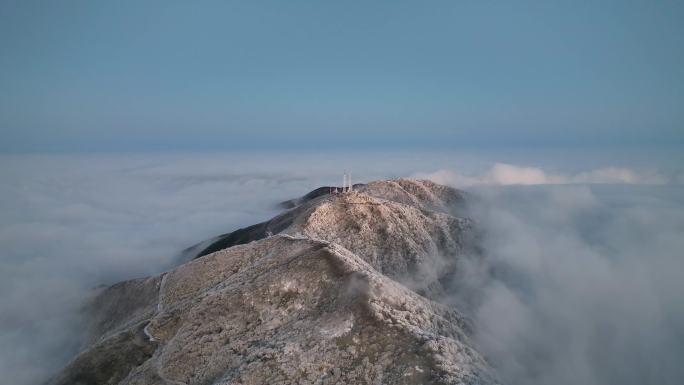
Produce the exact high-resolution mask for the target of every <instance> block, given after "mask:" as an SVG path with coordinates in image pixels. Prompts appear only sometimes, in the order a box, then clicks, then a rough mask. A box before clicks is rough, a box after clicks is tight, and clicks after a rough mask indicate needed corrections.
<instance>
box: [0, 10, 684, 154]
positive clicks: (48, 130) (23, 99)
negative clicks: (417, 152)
mask: <svg viewBox="0 0 684 385" xmlns="http://www.w3.org/2000/svg"><path fill="white" fill-rule="evenodd" d="M0 20H2V22H0V52H2V54H1V55H0V90H2V92H1V93H0V152H84V151H85V152H99V151H166V150H169V151H177V150H180V151H186V150H188V151H196V150H200V151H201V150H234V149H320V148H345V149H368V148H371V149H372V148H388V149H393V148H408V149H411V148H421V149H431V148H440V149H444V148H447V149H459V148H470V149H472V148H481V147H487V148H540V147H568V148H586V147H592V148H599V149H600V148H604V147H605V148H608V147H610V148H640V147H650V148H659V147H669V148H672V147H673V146H675V147H679V146H681V145H682V144H684V23H683V22H682V20H684V3H682V2H678V1H567V2H566V1H554V2H550V1H516V2H511V1H500V2H499V1H430V2H425V1H422V2H419V1H415V2H407V1H375V2H362V1H336V2H333V1H287V2H276V1H273V2H271V1H203V2H185V1H181V2H173V1H160V2H154V1H145V2H141V1H117V2H105V1H66V2H35V1H6V0H0Z"/></svg>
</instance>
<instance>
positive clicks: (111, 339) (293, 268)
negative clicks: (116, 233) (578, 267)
mask: <svg viewBox="0 0 684 385" xmlns="http://www.w3.org/2000/svg"><path fill="white" fill-rule="evenodd" d="M460 201H462V196H461V195H460V193H459V192H458V191H455V190H452V189H448V188H445V187H442V186H437V185H434V184H431V183H429V182H423V181H408V180H401V181H387V182H374V183H370V184H368V185H365V186H361V187H359V188H358V189H357V192H354V193H349V194H336V195H329V194H325V195H321V196H318V197H315V198H313V199H310V200H308V201H302V202H301V203H300V204H298V205H296V206H295V207H293V208H292V209H291V210H290V211H288V212H286V213H283V214H282V215H280V216H278V217H276V218H274V219H273V220H272V221H269V222H265V223H264V224H260V226H263V228H264V229H266V230H265V231H264V236H261V237H255V238H258V239H256V240H253V241H251V242H249V243H245V244H240V245H234V246H232V247H228V248H223V249H220V250H217V251H215V252H213V253H210V254H207V255H204V256H202V257H201V258H197V259H194V260H192V261H190V262H188V263H185V264H183V265H182V266H179V267H178V268H176V269H174V270H172V271H169V272H167V273H164V274H161V275H159V276H156V277H151V278H146V279H138V280H131V281H126V282H123V283H119V284H117V285H114V286H112V287H110V288H108V289H106V290H104V291H103V292H102V293H101V294H100V295H99V296H98V298H97V300H96V301H95V302H94V304H93V308H92V314H93V316H92V319H91V327H90V329H89V337H88V339H87V341H88V343H87V345H86V346H85V347H84V349H83V350H82V352H81V353H80V354H79V355H78V356H77V357H76V358H75V359H74V360H73V361H72V362H71V363H70V364H69V366H67V367H66V368H65V369H64V370H63V371H62V372H61V373H60V374H59V375H58V376H57V377H55V378H54V380H53V381H52V383H53V384H60V385H61V384H131V385H132V384H187V385H190V384H431V383H434V384H489V383H495V380H494V379H493V377H492V375H491V374H490V370H489V368H488V366H487V363H486V362H485V361H484V360H483V359H482V357H481V356H480V355H479V354H478V353H477V352H476V351H475V350H474V349H473V347H472V344H471V342H470V337H469V336H470V334H471V332H472V325H470V324H469V322H468V321H467V320H466V319H465V318H464V317H463V316H462V315H460V314H459V313H458V312H457V311H456V310H454V309H452V308H448V307H446V306H444V305H441V304H440V303H438V302H435V301H433V300H431V299H428V298H426V297H425V296H423V295H420V294H419V293H418V292H417V290H414V289H415V287H414V286H420V289H421V290H422V291H424V292H425V293H428V294H430V293H434V292H435V291H434V290H432V289H434V287H437V286H439V279H440V277H441V276H442V275H443V274H445V273H444V272H445V271H448V270H449V269H453V268H456V266H457V265H458V255H459V254H460V253H463V252H465V251H466V250H467V248H468V236H469V235H468V234H469V233H470V231H469V229H470V226H471V223H470V221H469V220H467V219H462V218H458V217H455V216H453V215H451V214H452V213H453V211H452V210H453V207H454V205H455V204H458V203H459V202H460ZM435 263H439V266H440V268H439V269H432V270H434V271H431V272H430V273H429V274H427V273H426V270H428V269H427V266H430V265H433V264H435ZM419 283H420V284H419Z"/></svg>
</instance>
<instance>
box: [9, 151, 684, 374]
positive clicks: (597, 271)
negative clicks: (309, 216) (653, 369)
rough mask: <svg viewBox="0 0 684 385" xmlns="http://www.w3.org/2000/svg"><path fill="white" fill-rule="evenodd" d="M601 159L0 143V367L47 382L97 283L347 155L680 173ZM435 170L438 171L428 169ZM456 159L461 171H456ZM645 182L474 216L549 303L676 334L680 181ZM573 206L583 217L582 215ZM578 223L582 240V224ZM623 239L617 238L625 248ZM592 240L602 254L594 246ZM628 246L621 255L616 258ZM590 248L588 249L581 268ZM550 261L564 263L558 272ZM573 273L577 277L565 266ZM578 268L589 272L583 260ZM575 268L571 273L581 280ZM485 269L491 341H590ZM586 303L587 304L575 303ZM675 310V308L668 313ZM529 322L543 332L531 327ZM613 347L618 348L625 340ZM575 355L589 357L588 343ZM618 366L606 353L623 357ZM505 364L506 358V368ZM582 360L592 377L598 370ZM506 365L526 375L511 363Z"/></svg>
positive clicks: (418, 172) (533, 171)
mask: <svg viewBox="0 0 684 385" xmlns="http://www.w3.org/2000/svg"><path fill="white" fill-rule="evenodd" d="M495 159H497V160H508V158H505V157H504V158H503V159H502V158H495ZM603 164H605V163H601V164H599V165H598V166H599V167H593V168H589V169H590V171H586V172H581V171H580V172H574V173H571V172H567V171H566V172H549V171H544V170H542V169H540V168H535V167H519V166H513V165H511V164H506V163H493V162H489V161H487V160H483V159H477V158H475V157H473V156H470V155H468V156H454V155H453V154H434V153H429V154H426V153H394V154H383V153H380V154H368V153H366V154H325V153H301V154H258V153H235V154H231V155H130V156H123V155H116V156H104V155H98V156H86V155H83V156H3V157H0V180H2V183H0V213H2V215H0V292H2V293H3V295H2V296H0V373H2V374H3V381H5V382H7V383H12V384H15V385H29V384H36V383H41V382H42V381H43V380H44V379H45V378H46V376H48V375H49V374H50V373H51V372H53V371H54V370H56V369H57V368H59V367H60V366H62V365H63V364H64V363H65V361H66V360H67V359H69V357H70V354H73V352H74V351H75V349H77V347H78V340H77V339H76V336H78V332H79V329H80V324H79V322H80V321H81V319H80V315H79V308H80V306H81V305H82V303H83V300H84V299H85V298H87V296H88V295H89V293H90V292H91V290H90V289H91V288H92V287H95V286H97V285H100V284H110V283H113V282H115V281H117V280H122V279H128V278H133V277H137V276H144V275H149V274H154V273H157V272H160V271H163V270H164V269H167V268H169V267H170V266H173V265H174V264H175V263H177V261H178V256H179V253H180V251H181V250H182V249H184V248H185V247H187V246H190V245H192V244H194V243H195V242H198V241H201V240H204V239H206V238H209V237H211V236H214V235H217V234H220V233H223V232H227V231H232V230H234V229H236V228H238V227H242V226H246V225H250V224H253V223H256V222H259V221H262V220H265V219H268V218H270V217H271V216H272V215H274V214H275V213H276V212H277V211H278V210H277V209H276V207H275V203H277V202H279V201H282V200H285V199H289V198H292V197H295V196H299V195H302V194H304V193H305V192H308V191H309V190H311V189H313V188H315V187H318V186H321V185H325V184H332V183H340V182H341V174H342V170H343V169H347V170H351V171H352V173H353V175H354V180H355V181H359V182H362V181H369V180H375V179H383V178H393V177H401V176H407V175H413V176H419V177H429V178H430V179H433V180H435V181H437V182H439V183H445V184H450V185H455V186H460V187H463V186H471V187H477V186H483V185H509V184H539V183H631V184H644V183H648V184H650V183H653V184H662V183H671V184H672V183H681V181H682V179H681V178H680V179H677V178H673V177H671V176H663V175H664V174H662V173H659V172H653V171H643V169H642V168H635V169H628V168H619V167H618V168H614V167H603V166H602V165H603ZM464 167H466V168H465V169H464ZM439 169H441V170H443V171H438V172H430V173H426V172H425V170H439ZM455 169H458V170H465V172H463V174H459V173H456V172H454V171H449V170H455ZM554 169H558V168H554ZM591 170H593V171H591ZM666 175H671V174H666ZM679 175H681V173H680V174H679ZM565 187H567V188H577V187H578V186H565ZM637 187H639V188H643V190H634V191H637V192H638V198H639V199H638V200H633V199H632V198H630V197H629V194H627V196H625V195H621V194H613V195H611V194H608V196H600V197H597V195H596V193H595V192H594V190H593V189H581V188H577V189H574V190H567V191H565V190H553V192H551V193H549V194H550V195H548V196H547V195H544V197H546V198H544V199H539V200H538V201H535V200H534V199H533V198H526V197H533V196H535V195H534V194H529V195H528V194H523V195H520V196H518V197H517V198H516V199H517V200H514V201H512V202H517V203H515V204H513V205H511V206H510V207H508V206H505V205H504V206H502V207H499V206H496V205H495V203H498V204H503V203H505V202H506V199H508V197H506V199H502V198H503V197H504V196H501V195H493V196H491V199H490V204H492V205H493V206H494V207H497V211H491V212H488V211H483V212H484V213H485V214H486V215H484V216H482V218H481V221H482V223H483V225H484V226H485V227H487V228H488V229H489V231H490V232H491V233H492V234H499V235H500V239H501V240H502V241H501V242H502V243H501V244H497V243H493V244H489V245H488V246H489V247H490V250H491V251H492V258H493V261H500V260H505V261H506V264H507V266H509V267H507V269H508V270H507V271H512V272H519V271H522V272H523V273H524V277H526V278H525V279H529V280H530V281H529V282H528V284H529V286H530V287H531V289H530V290H532V289H534V290H535V292H536V293H537V295H538V296H541V299H544V302H543V304H546V303H549V304H550V303H553V301H556V302H557V303H562V302H564V301H570V302H569V303H571V304H572V306H574V307H577V308H579V309H581V310H583V312H582V313H580V314H579V315H578V317H579V318H578V319H577V324H578V325H584V324H587V323H589V324H591V323H592V322H595V319H594V318H592V314H598V315H599V316H600V317H603V318H602V319H601V320H602V321H601V322H603V323H601V325H604V324H610V323H611V322H612V321H617V320H614V319H613V318H611V314H612V313H610V312H601V311H597V309H598V310H600V309H601V306H604V305H605V306H607V307H606V308H607V309H610V306H608V305H611V304H612V306H613V308H614V309H615V310H616V313H615V314H616V316H620V317H624V318H625V319H628V320H630V321H629V322H631V324H628V325H626V326H624V327H625V328H626V329H625V331H621V332H620V333H648V332H653V331H663V332H661V333H655V334H651V335H653V336H654V337H655V338H656V340H654V341H658V340H657V339H658V338H660V339H662V338H665V337H667V336H670V334H668V333H666V332H665V331H666V330H671V329H672V328H674V327H675V326H672V325H670V324H668V322H673V321H675V320H682V318H681V317H680V316H681V311H682V306H681V305H679V304H678V303H676V304H675V303H673V302H671V300H672V296H673V295H674V294H672V293H675V292H681V288H680V287H679V286H677V285H676V284H675V283H673V282H672V278H673V277H674V276H676V275H677V274H678V272H680V271H682V270H681V269H678V268H679V267H680V266H679V265H677V263H678V262H679V259H677V258H678V257H679V256H680V255H681V252H680V251H679V250H682V247H681V246H682V245H681V244H680V243H679V241H678V239H679V238H684V237H679V238H678V237H677V236H676V235H681V233H682V232H683V231H684V227H683V226H682V223H681V221H680V220H681V218H682V213H681V211H678V210H679V207H680V206H677V205H676V204H674V203H672V202H671V200H672V199H673V198H672V197H671V196H669V195H668V194H665V196H663V194H664V193H663V192H662V189H677V188H678V187H677V186H633V187H632V188H637ZM535 189H536V187H535ZM630 191H632V190H630ZM487 194H488V193H487V192H485V191H482V192H476V194H475V195H474V196H482V197H484V198H488V197H490V196H489V195H487ZM682 196H684V194H682ZM484 198H483V199H484ZM525 199H531V200H530V201H525ZM521 201H522V203H525V205H530V206H533V209H530V211H529V212H530V213H533V214H534V216H531V217H529V218H521V215H523V214H521V213H520V212H519V211H516V210H517V209H516V208H523V207H526V206H525V205H523V204H522V203H521ZM514 209H516V210H514ZM616 210H621V211H620V213H621V214H620V215H619V216H618V217H615V220H613V221H609V222H607V223H604V224H603V225H602V226H603V227H598V229H599V230H600V234H601V235H602V236H603V238H597V239H593V238H591V235H592V234H595V233H596V231H595V230H596V229H597V227H596V226H597V225H596V221H599V220H601V219H602V218H605V217H606V216H607V217H608V218H612V215H617V214H615V213H617V212H618V211H616ZM575 212H581V213H585V214H586V215H585V217H581V218H580V219H581V221H580V220H579V219H578V218H579V217H577V216H576V215H575V214H573V213H575ZM487 213H489V214H487ZM592 213H593V214H592ZM623 214H624V215H623ZM525 215H526V214H525ZM576 220H577V221H578V222H573V221H576ZM563 226H565V227H563ZM542 230H544V231H546V232H541V231H542ZM551 230H556V232H549V231H551ZM584 233H587V234H588V235H587V236H589V237H590V238H589V239H588V240H587V239H585V238H578V237H579V236H580V235H584ZM563 234H565V235H563ZM623 240H624V241H623ZM622 241H623V242H624V245H625V246H624V247H622V246H620V245H623V244H622V243H620V242H622ZM592 242H595V243H596V244H594V243H592ZM603 249H606V250H613V252H612V254H605V255H610V258H608V257H604V254H600V252H602V250H603ZM585 251H586V253H584V252H585ZM675 251H676V253H675ZM580 252H581V253H580ZM668 252H669V253H670V254H667V253H668ZM597 253H599V254H598V255H599V256H600V257H595V256H596V255H597ZM622 255H624V256H625V257H624V259H620V258H621V256H622ZM665 255H670V259H667V258H666V257H665ZM644 256H648V258H649V260H648V261H649V263H647V261H646V260H645V258H646V257H644ZM611 258H612V259H611ZM571 261H576V262H577V264H571V263H570V262H571ZM581 261H585V262H586V268H585V267H584V266H585V265H584V264H582V263H580V262H581ZM650 261H653V263H652V264H651V263H650ZM496 266H500V264H498V262H497V264H496ZM552 266H558V267H559V268H561V267H562V270H558V271H557V270H553V269H551V267H552ZM612 267H617V268H616V269H614V270H611V268H612ZM547 269H551V270H547ZM564 271H567V272H568V274H569V275H568V276H565V275H563V274H562V272H564ZM585 271H588V274H587V275H583V274H582V273H583V272H585ZM570 273H572V274H570ZM511 274H512V273H511ZM474 276H475V275H474ZM552 278H553V279H552ZM573 282H577V286H576V287H575V286H573ZM644 282H647V283H644ZM490 283H491V282H490V281H486V285H484V286H483V287H482V290H481V291H482V292H486V293H488V296H487V299H486V301H485V302H484V303H485V305H486V306H483V307H481V308H480V310H479V313H478V315H479V316H481V317H482V318H481V319H480V320H479V322H480V323H481V324H482V325H484V326H485V327H486V331H487V333H488V334H485V335H489V336H492V338H491V339H490V341H499V345H498V346H500V347H497V344H486V347H487V349H488V352H490V353H492V354H493V355H495V354H496V353H497V352H499V351H501V352H502V353H505V354H514V355H516V357H520V359H519V360H516V361H511V362H512V364H513V363H515V365H516V366H515V367H516V368H518V367H519V368H522V369H520V370H523V369H524V370H532V369H530V368H531V367H532V368H533V369H534V370H541V369H540V368H539V367H536V368H535V367H534V365H531V364H530V362H529V361H525V360H524V359H525V357H524V356H522V355H519V354H522V353H525V352H527V350H526V349H530V352H543V353H545V352H546V350H544V349H545V347H544V346H543V343H544V341H543V340H538V339H540V338H542V337H545V338H549V334H543V333H542V332H544V333H547V332H548V331H545V330H544V327H549V328H551V327H553V328H560V329H563V328H567V330H565V331H562V332H563V333H570V335H568V336H566V337H564V339H561V344H564V345H562V346H566V345H567V344H570V345H569V346H570V347H571V348H572V349H578V350H580V351H581V348H582V347H581V346H574V345H572V343H573V341H575V340H574V339H573V338H572V337H573V336H574V335H573V334H572V333H580V332H584V331H585V330H584V329H582V330H575V329H573V328H572V325H574V324H567V325H566V324H564V323H562V322H560V321H559V322H556V323H553V322H551V323H546V322H544V321H545V318H549V317H551V320H554V319H556V318H557V317H561V316H562V315H563V314H565V313H564V310H563V311H560V310H559V312H558V313H554V312H552V311H550V310H549V311H548V312H547V311H546V308H544V307H539V306H532V307H530V306H528V304H529V300H527V299H525V298H524V297H521V296H520V294H519V293H518V292H517V291H516V290H514V289H511V288H510V287H509V286H507V285H508V282H507V281H500V282H498V283H496V284H494V283H493V284H490ZM603 283H605V285H607V286H606V287H605V289H606V290H608V291H607V294H605V295H603V296H595V295H593V294H594V292H592V291H590V290H589V289H588V288H591V287H598V289H601V288H604V286H602V285H603ZM554 284H557V285H561V286H560V288H563V287H565V288H566V289H565V290H560V289H559V287H558V286H554ZM589 284H591V285H589ZM620 285H622V286H620ZM644 285H649V287H650V285H655V286H656V289H654V290H655V291H648V290H642V289H643V288H644ZM473 287H475V286H473ZM497 288H498V289H497ZM542 288H543V290H542ZM665 289H669V290H671V291H669V292H668V291H666V290H665ZM478 290H479V288H478ZM620 290H622V291H624V293H626V294H627V295H628V297H619V298H618V300H617V301H609V299H610V296H608V294H610V293H617V292H619V291H620ZM677 290H679V291H677ZM599 292H600V291H599ZM490 293H491V294H490ZM521 298H522V299H521ZM526 301H528V302H526ZM573 301H574V302H573ZM583 301H589V302H588V303H590V304H592V305H591V306H588V305H587V307H586V308H582V306H583V304H584V302H583ZM592 301H594V302H595V303H594V302H592ZM596 301H598V302H596ZM629 301H632V302H629ZM642 302H643V303H642ZM655 304H658V305H657V306H656V305H655ZM540 306H541V305H540ZM630 306H635V307H634V309H643V312H646V313H643V314H655V316H654V317H655V318H654V319H657V320H658V321H657V322H656V323H653V322H651V321H649V320H650V319H651V318H648V317H645V316H643V315H642V311H641V310H639V311H638V312H637V310H630V309H632V308H631V307H630ZM594 307H596V308H597V309H594ZM549 308H550V309H553V308H552V307H550V305H549ZM502 309H503V310H502ZM506 309H508V310H506ZM561 310H562V309H561ZM653 312H655V313H653ZM667 312H669V313H668V314H669V315H665V314H664V313H667ZM488 314H489V315H491V316H488ZM502 314H503V315H502ZM556 315H557V316H556ZM668 317H670V318H668ZM496 318H501V319H506V320H510V323H506V324H503V325H499V324H497V323H496V322H494V321H495V320H496ZM646 318H648V319H646ZM561 319H562V318H561ZM654 322H655V321H654ZM658 322H660V323H658ZM663 325H665V326H666V325H670V326H669V327H670V329H667V328H665V329H663ZM534 328H538V329H539V330H540V333H542V334H539V336H537V335H535V334H534V333H535V330H533V329H534ZM642 328H643V329H642ZM589 330H593V329H589ZM678 330H679V331H680V332H681V329H678ZM525 333H529V334H528V335H526V334H525ZM559 333H561V332H560V331H559ZM579 335H580V336H586V334H581V333H580V334H579ZM681 335H683V334H679V336H681ZM618 337H620V338H622V334H620V335H619V336H618ZM618 337H615V338H618ZM526 339H532V340H533V341H534V342H535V344H539V345H540V346H537V345H535V344H533V345H525V344H524V343H522V342H524V341H525V340H526ZM566 339H567V340H566ZM521 340H523V341H522V342H521ZM576 341H583V339H582V338H578V339H577V340H576ZM584 341H587V340H586V338H585V339H584ZM620 341H622V340H621V339H620ZM639 341H640V340H639ZM673 341H675V342H676V341H681V339H680V340H676V339H675V340H673ZM484 342H486V341H484ZM508 342H510V343H508ZM623 342H624V341H623ZM624 343H626V342H624ZM559 346H561V345H559ZM592 346H593V345H592ZM626 347H628V348H634V347H635V346H634V345H629V344H628V346H626ZM636 347H644V346H641V345H637V346H636ZM507 348H508V349H509V350H506V349H507ZM647 348H648V349H646V350H645V352H648V353H649V354H650V356H651V357H653V359H656V358H660V359H663V360H666V359H667V357H664V356H663V357H661V355H664V353H665V351H666V350H665V349H663V348H662V346H661V345H657V344H656V345H653V346H647ZM540 349H541V350H540ZM649 349H650V350H649ZM669 351H671V350H669ZM609 352H610V353H612V354H617V353H619V350H618V349H612V350H609ZM592 354H593V353H592ZM554 357H556V356H554ZM618 357H619V355H618ZM570 358H571V359H573V360H580V358H581V356H579V355H573V356H570ZM645 359H648V357H646V358H645ZM616 360H617V358H616ZM518 361H520V362H518ZM574 364H575V363H574V362H572V361H568V362H567V363H566V367H564V368H562V369H564V370H572V369H573V368H575V366H573V365H574ZM577 364H578V365H579V363H577ZM616 365H617V364H615V365H613V366H610V365H609V366H608V367H609V368H610V369H611V370H617V369H618V367H617V366H616ZM511 370H512V369H510V370H509V368H504V372H505V373H507V374H509V375H510V374H511ZM516 370H518V369H516ZM558 370H560V369H558ZM583 370H591V371H592V373H591V375H592V376H597V375H598V374H597V372H596V371H597V370H599V369H596V368H588V369H587V368H586V367H583ZM665 373H666V374H667V373H671V371H670V372H667V371H666V372H665ZM512 375H513V376H514V377H515V378H525V377H524V376H523V375H520V374H519V373H517V372H515V371H513V374H512ZM548 375H549V376H551V374H548ZM519 383H520V382H519ZM538 383H541V382H538ZM587 383H589V382H587Z"/></svg>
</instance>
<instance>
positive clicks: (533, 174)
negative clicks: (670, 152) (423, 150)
mask: <svg viewBox="0 0 684 385" xmlns="http://www.w3.org/2000/svg"><path fill="white" fill-rule="evenodd" d="M413 176H414V177H416V178H425V179H430V180H432V181H434V182H436V183H441V184H446V185H450V186H455V187H461V188H463V187H471V186H479V185H544V184H651V185H662V184H681V183H682V178H681V176H673V177H667V176H664V175H662V174H660V173H658V172H657V171H635V170H632V169H629V168H622V167H605V168H598V169H594V170H589V171H585V172H580V173H577V174H571V175H569V174H561V173H554V172H547V171H544V170H543V169H541V168H538V167H523V166H516V165H513V164H506V163H496V164H494V165H493V166H492V167H491V169H489V171H487V172H486V173H484V174H482V175H475V176H472V175H464V174H461V173H458V172H457V171H452V170H439V171H435V172H429V173H416V174H414V175H413Z"/></svg>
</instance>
